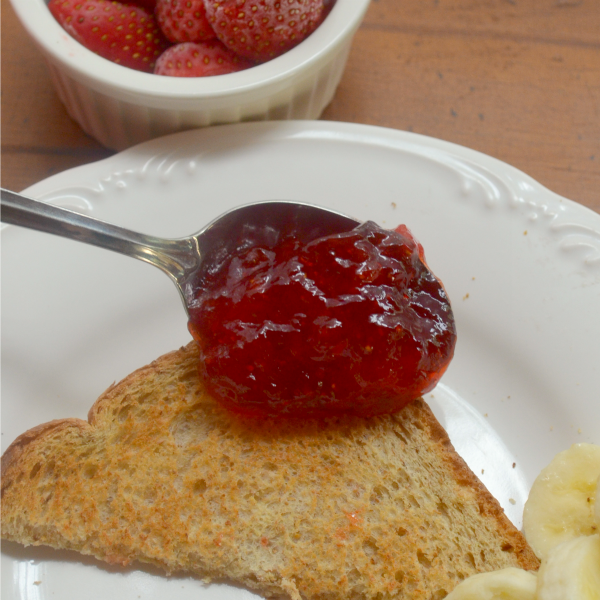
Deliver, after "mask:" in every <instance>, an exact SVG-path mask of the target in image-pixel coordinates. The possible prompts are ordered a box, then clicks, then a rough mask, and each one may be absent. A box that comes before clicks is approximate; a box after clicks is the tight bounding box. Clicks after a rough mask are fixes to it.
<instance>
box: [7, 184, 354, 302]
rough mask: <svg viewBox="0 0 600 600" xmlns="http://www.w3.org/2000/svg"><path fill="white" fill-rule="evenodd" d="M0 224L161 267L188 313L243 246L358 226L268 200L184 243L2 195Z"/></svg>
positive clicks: (311, 209) (233, 213)
mask: <svg viewBox="0 0 600 600" xmlns="http://www.w3.org/2000/svg"><path fill="white" fill-rule="evenodd" d="M1 192H2V194H1V198H2V201H1V209H2V210H1V220H2V222H3V223H8V224H11V225H19V226H21V227H27V228H29V229H36V230H38V231H44V232H46V233H52V234H55V235H59V236H62V237H66V238H70V239H73V240H77V241H80V242H85V243H86V244H91V245H93V246H100V247H101V248H106V249H107V250H113V251H115V252H119V253H120V254H126V255H127V256H132V257H133V258H137V259H140V260H143V261H145V262H148V263H150V264H151V265H154V266H155V267H158V268H159V269H161V270H162V271H164V272H165V273H166V274H167V275H169V276H170V277H171V279H172V280H173V281H174V283H175V285H176V286H177V289H178V290H179V293H180V295H181V299H182V300H183V305H184V306H185V309H186V311H188V306H189V303H190V302H191V300H192V299H193V293H194V289H195V287H196V285H197V282H198V281H199V280H201V279H202V276H203V274H205V273H208V272H210V270H211V269H214V268H216V267H217V266H218V264H219V263H220V261H222V260H223V259H224V258H225V257H226V256H227V255H230V254H231V252H233V251H235V249H236V248H239V247H241V246H242V245H246V244H247V245H254V244H258V243H267V244H273V243H275V242H276V241H277V239H278V238H279V237H280V236H281V235H283V234H289V233H292V234H294V235H297V236H298V237H299V238H300V239H301V240H303V241H310V240H313V239H317V238H319V237H323V236H325V235H330V234H335V233H342V232H344V231H350V230H351V229H353V228H354V227H356V226H357V225H358V224H359V223H360V222H359V221H357V220H355V219H352V218H351V217H347V216H345V215H342V214H340V213H337V212H335V211H332V210H329V209H326V208H320V207H317V206H313V205H310V204H303V203H300V202H288V201H267V202H255V203H253V204H246V205H244V206H241V207H239V208H234V209H232V210H230V211H228V212H226V213H224V214H222V215H221V216H220V217H218V218H217V219H215V220H214V221H212V222H211V223H209V224H208V225H206V227H204V228H203V229H201V230H200V231H198V233H195V234H194V235H191V236H189V237H186V238H179V239H165V238H159V237H154V236H150V235H144V234H141V233H136V232H134V231H130V230H128V229H125V228H123V227H118V226H116V225H111V224H109V223H105V222H103V221H99V220H98V219H94V218H92V217H88V216H85V215H82V214H79V213H77V212H74V211H71V210H68V209H66V208H60V207H58V206H54V205H52V204H46V203H45V202H40V201H38V200H33V199H31V198H27V197H26V196H22V195H21V194H17V193H15V192H11V191H9V190H5V189H2V190H1Z"/></svg>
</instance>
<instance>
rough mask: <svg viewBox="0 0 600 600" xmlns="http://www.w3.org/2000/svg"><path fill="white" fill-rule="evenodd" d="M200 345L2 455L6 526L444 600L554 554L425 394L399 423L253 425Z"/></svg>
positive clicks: (218, 565)
mask: <svg viewBox="0 0 600 600" xmlns="http://www.w3.org/2000/svg"><path fill="white" fill-rule="evenodd" d="M197 361H198V353H197V350H196V345H195V344H194V343H191V344H189V345H188V346H187V347H185V348H182V349H180V350H178V351H176V352H173V353H170V354H167V355H165V356H162V357H161V358H159V359H158V360H156V361H155V362H154V363H152V364H150V365H148V366H146V367H143V368H142V369H139V370H138V371H136V372H134V373H132V374H131V375H129V376H128V377H127V378H125V379H124V380H123V381H121V382H120V383H119V384H117V385H114V386H112V387H111V388H109V389H108V390H107V391H106V392H105V393H104V394H102V395H101V396H100V398H99V399H98V400H97V401H96V402H95V404H94V405H93V407H92V408H91V410H90V413H89V422H86V421H82V420H79V419H64V420H59V421H52V422H50V423H47V424H45V425H40V426H39V427H36V428H34V429H32V430H30V431H28V432H26V433H24V434H23V435H21V436H20V437H19V438H17V440H15V442H14V443H13V444H12V445H11V446H10V447H9V448H8V450H7V451H6V452H5V454H4V456H3V457H2V513H3V514H2V537H3V538H5V539H7V540H15V541H18V542H21V543H23V544H26V545H28V544H35V545H38V544H45V545H49V546H52V547H54V548H67V549H74V550H78V551H79V552H81V553H83V554H88V555H93V556H95V557H97V558H99V559H101V560H104V561H108V562H110V563H121V564H123V565H126V564H128V563H130V562H132V561H136V560H137V561H143V562H148V563H153V564H155V565H159V566H160V567H162V568H164V570H165V571H166V572H168V573H169V572H175V571H178V572H179V571H187V572H191V573H194V574H196V575H198V576H199V577H200V578H202V579H204V580H206V579H213V580H214V579H218V580H228V581H231V582H235V583H238V584H241V585H244V586H247V587H248V588H251V589H253V590H255V591H258V592H259V593H261V594H263V595H265V596H270V595H278V594H281V593H284V594H286V595H288V596H290V597H292V598H293V599H296V600H297V599H300V598H305V599H325V598H326V599H328V600H335V599H338V598H339V599H340V600H341V599H344V600H346V599H351V598H361V599H367V600H368V599H375V598H377V599H385V598H392V597H393V598H399V599H411V600H416V599H421V598H423V599H425V598H427V599H437V598H443V597H444V596H445V595H446V594H447V593H448V592H450V591H451V590H452V589H453V588H454V586H455V585H456V584H457V583H459V582H460V581H461V580H463V579H464V578H466V577H467V576H469V575H472V574H474V573H479V572H483V571H491V570H494V569H500V568H504V567H508V566H517V567H523V568H525V569H530V570H534V569H537V567H538V560H537V558H536V557H535V555H534V554H533V552H532V550H531V549H530V548H529V546H528V545H527V543H526V542H525V540H524V538H523V537H522V536H521V534H520V533H519V532H518V531H517V530H516V529H515V528H514V527H513V525H512V524H511V523H510V522H509V521H508V519H507V518H506V517H505V515H504V513H503V511H502V509H501V508H500V506H499V504H498V502H497V501H496V500H495V499H494V498H493V497H492V496H491V495H490V494H489V492H488V491H487V490H486V489H485V488H484V487H483V485H482V484H481V483H480V481H479V480H478V479H477V478H476V477H475V475H473V473H472V472H471V471H470V470H469V468H468V467H467V466H466V464H465V463H464V462H463V461H462V459H461V458H460V457H459V456H458V455H457V454H456V452H455V451H454V449H453V447H452V445H451V443H450V441H449V439H448V436H447V435H446V432H445V431H444V430H443V429H442V427H441V426H440V424H439V423H438V422H437V421H436V419H435V417H434V416H433V414H432V412H431V411H430V409H429V407H428V406H427V405H426V404H425V402H423V401H422V400H417V401H416V402H414V403H413V404H411V405H409V406H408V407H407V408H405V409H404V410H403V411H401V412H400V413H398V414H396V415H393V416H385V417H377V418H372V419H366V420H365V419H359V418H336V419H333V420H331V421H329V422H327V423H324V422H317V421H306V422H286V421H281V420H280V421H276V420H274V421H268V420H267V421H264V420H263V421H255V420H244V419H242V418H239V417H236V416H234V415H232V414H230V413H228V412H227V411H225V410H224V409H222V408H221V407H220V406H219V405H218V404H217V403H216V402H215V401H214V400H213V399H212V398H211V397H209V396H208V395H207V394H206V393H205V392H204V390H203V387H202V384H201V382H200V380H199V378H198V375H197Z"/></svg>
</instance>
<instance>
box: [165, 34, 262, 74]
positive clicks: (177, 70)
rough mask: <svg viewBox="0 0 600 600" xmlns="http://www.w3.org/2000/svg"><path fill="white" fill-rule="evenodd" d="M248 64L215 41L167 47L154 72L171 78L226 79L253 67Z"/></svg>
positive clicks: (251, 64) (248, 62)
mask: <svg viewBox="0 0 600 600" xmlns="http://www.w3.org/2000/svg"><path fill="white" fill-rule="evenodd" d="M253 66H254V63H253V62H252V61H249V60H246V59H244V58H240V57H239V56H237V55H236V54H235V53H234V52H232V51H231V50H228V49H227V48H226V47H225V46H224V45H223V44H222V43H221V42H219V40H212V41H210V42H198V43H194V42H184V43H182V44H176V45H175V46H171V47H170V48H168V49H167V50H165V51H164V52H163V54H162V55H161V56H160V57H159V58H158V60H157V61H156V66H155V67H154V72H155V73H156V74H157V75H169V76H171V77H210V76H212V75H226V74H227V73H234V72H235V71H242V70H244V69H248V68H250V67H253Z"/></svg>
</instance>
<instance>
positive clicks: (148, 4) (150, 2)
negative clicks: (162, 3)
mask: <svg viewBox="0 0 600 600" xmlns="http://www.w3.org/2000/svg"><path fill="white" fill-rule="evenodd" d="M130 2H131V4H135V5H136V6H143V7H144V8H147V9H148V10H149V11H150V12H151V13H154V7H155V6H156V0H130Z"/></svg>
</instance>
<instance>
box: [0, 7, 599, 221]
mask: <svg viewBox="0 0 600 600" xmlns="http://www.w3.org/2000/svg"><path fill="white" fill-rule="evenodd" d="M322 118H323V119H327V120H331V121H347V122H355V123H367V124H372V125H380V126H384V127H391V128H395V129H401V130H409V131H414V132H417V133H420V134H424V135H428V136H432V137H436V138H440V139H443V140H447V141H450V142H454V143H457V144H461V145H463V146H468V147H470V148H473V149H475V150H479V151H481V152H484V153H486V154H488V155H491V156H493V157H495V158H498V159H500V160H502V161H504V162H506V163H509V164H511V165H513V166H514V167H517V168H518V169H520V170H522V171H524V172H525V173H527V174H528V175H530V176H532V177H533V178H534V179H537V180H538V181H539V182H540V183H542V184H543V185H544V186H546V187H547V188H549V189H551V190H553V191H554V192H557V193H558V194H561V195H562V196H565V197H566V198H569V199H571V200H575V201H577V202H580V203H581V204H584V205H585V206H587V207H589V208H591V209H593V210H595V211H597V212H600V4H599V3H598V1H597V0H482V1H480V2H474V1H473V0H402V1H401V0H372V2H371V5H370V7H369V10H368V12H367V15H366V18H365V20H364V22H363V24H362V26H361V27H360V29H359V31H358V32H357V34H356V37H355V39H354V43H353V47H352V51H351V54H350V58H349V61H348V65H347V68H346V71H345V74H344V77H343V79H342V82H341V84H340V87H339V88H338V91H337V93H336V96H335V98H334V100H333V102H332V103H331V104H330V106H329V107H328V108H327V109H326V110H325V112H324V114H323V116H322ZM111 154H112V152H111V151H109V150H106V149H105V148H103V147H102V146H101V145H100V144H99V143H97V142H96V141H95V140H93V139H91V138H90V137H88V136H87V135H86V134H85V133H83V131H82V130H81V129H80V127H79V126H78V125H77V124H76V123H75V122H74V121H72V120H71V119H70V117H69V116H68V115H67V113H66V112H65V110H64V108H63V106H62V104H61V103H60V101H59V100H58V98H57V96H56V95H55V93H54V90H53V88H52V84H51V81H50V78H49V75H48V73H47V71H46V68H45V64H44V62H43V60H42V58H41V56H40V54H39V52H38V51H37V49H36V47H35V46H34V45H33V43H32V42H31V41H30V39H29V38H28V36H27V34H26V33H25V31H24V30H23V28H22V26H21V25H20V23H19V22H18V20H17V18H16V16H15V15H14V12H13V10H12V7H11V6H10V3H9V1H8V0H2V186H3V187H7V188H9V189H14V190H22V189H24V188H26V187H27V186H29V185H31V184H33V183H35V182H37V181H40V180H41V179H44V178H46V177H48V176H49V175H52V174H54V173H57V172H60V171H63V170H65V169H69V168H71V167H75V166H78V165H81V164H85V163H89V162H92V161H95V160H99V159H101V158H104V157H107V156H110V155H111Z"/></svg>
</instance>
